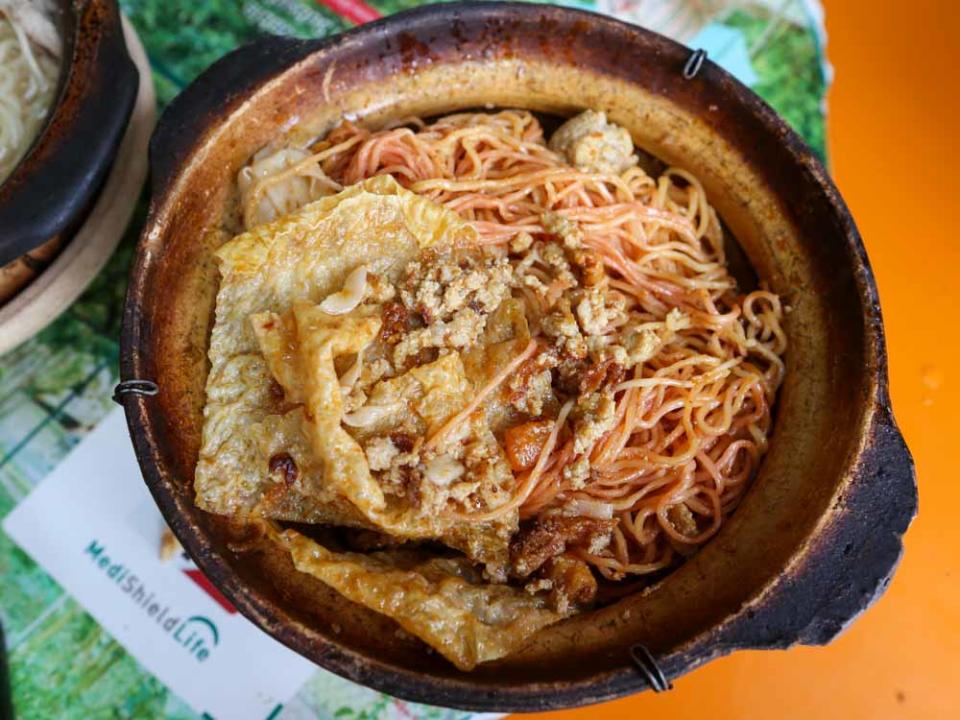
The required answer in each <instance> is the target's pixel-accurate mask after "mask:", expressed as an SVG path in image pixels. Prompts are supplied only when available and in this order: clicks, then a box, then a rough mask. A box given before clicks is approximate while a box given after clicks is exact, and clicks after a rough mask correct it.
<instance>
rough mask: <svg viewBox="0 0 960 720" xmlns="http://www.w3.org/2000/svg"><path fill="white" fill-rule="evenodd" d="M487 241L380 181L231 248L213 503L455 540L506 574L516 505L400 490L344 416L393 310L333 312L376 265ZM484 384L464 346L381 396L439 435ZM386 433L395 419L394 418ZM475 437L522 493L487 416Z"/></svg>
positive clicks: (202, 497) (210, 488)
mask: <svg viewBox="0 0 960 720" xmlns="http://www.w3.org/2000/svg"><path fill="white" fill-rule="evenodd" d="M475 242H476V232H475V230H474V229H473V228H472V227H471V226H470V225H468V224H467V223H465V222H463V221H462V220H460V219H459V218H458V217H457V216H456V215H455V214H454V213H452V212H450V211H448V210H446V209H444V208H442V207H441V206H439V205H436V204H435V203H433V202H432V201H430V200H428V199H426V198H423V197H421V196H419V195H416V194H414V193H412V192H409V191H407V190H404V189H403V188H401V187H400V186H399V185H398V184H397V183H396V181H395V180H393V179H392V178H390V177H388V176H380V177H375V178H372V179H370V180H367V181H364V182H362V183H359V184H357V185H355V186H352V187H350V188H348V189H346V190H344V191H343V192H341V193H339V194H337V195H334V196H330V197H326V198H323V199H321V200H318V201H316V202H314V203H312V204H310V205H307V206H305V207H303V208H301V209H300V210H299V211H297V212H296V213H294V214H291V215H287V216H284V217H282V218H280V219H279V220H276V221H275V222H272V223H268V224H265V225H260V226H258V227H256V228H254V229H253V230H251V231H250V232H247V233H245V234H243V235H240V236H238V237H236V238H235V239H233V240H232V241H230V242H228V243H226V244H225V245H224V246H223V247H222V248H220V250H219V251H218V252H217V257H218V259H219V262H220V272H221V275H222V280H221V286H220V290H219V292H218V295H217V307H216V320H215V325H214V328H213V331H212V336H211V343H210V352H209V357H210V363H211V368H210V374H209V377H208V381H207V404H206V407H205V408H204V430H203V441H202V446H201V450H200V458H199V461H198V465H197V470H196V476H195V490H196V499H197V504H198V506H200V507H201V508H203V509H205V510H207V511H210V512H214V513H219V514H227V515H235V516H237V515H239V516H243V515H258V516H262V517H267V518H273V519H278V520H288V521H296V522H307V523H330V524H337V525H346V526H353V527H366V528H372V529H380V530H384V531H387V532H389V533H391V534H394V535H396V536H398V537H401V538H415V539H424V538H432V539H439V540H442V541H444V542H446V543H447V544H450V545H451V546H453V547H456V548H458V549H461V550H463V551H464V552H465V553H467V555H468V556H469V557H470V558H472V559H475V560H478V561H481V562H484V563H487V564H488V565H489V566H490V567H491V570H493V568H494V567H495V566H496V567H499V568H501V573H502V568H503V567H505V565H506V563H507V560H508V550H507V547H508V543H509V537H510V535H511V533H512V532H513V531H515V530H516V525H517V518H516V514H515V513H514V514H513V515H511V516H509V517H507V518H505V519H500V520H498V521H496V522H489V523H469V522H466V521H464V520H456V519H453V516H450V515H448V514H446V513H443V512H439V508H440V506H441V505H442V503H443V502H444V500H445V498H444V492H446V491H445V490H444V489H443V488H442V487H440V486H438V487H437V488H433V487H431V486H426V487H425V492H423V493H419V494H418V497H417V499H418V505H417V507H411V506H410V504H409V502H406V503H405V502H400V501H397V499H396V498H393V497H392V496H390V497H385V496H384V492H383V490H382V489H381V488H380V487H379V485H378V483H377V482H376V480H375V479H374V478H373V477H372V476H371V471H370V469H369V467H368V463H367V459H366V457H365V456H364V453H363V450H362V448H361V446H360V445H359V443H358V440H357V438H360V439H361V440H362V439H363V436H364V433H365V432H368V433H369V432H370V430H369V429H362V428H361V429H351V431H350V432H348V431H347V429H345V428H344V427H343V425H342V424H341V420H342V417H343V414H344V412H343V407H342V403H341V389H340V386H339V381H338V376H337V372H336V367H335V364H336V361H337V360H338V359H340V360H343V359H344V358H345V357H347V356H352V355H356V354H357V353H359V352H361V351H362V350H363V349H364V348H365V347H366V346H368V344H369V343H371V342H372V341H373V340H374V338H375V337H376V335H377V333H378V331H379V329H380V327H381V319H380V309H379V306H378V305H376V304H373V305H370V304H362V305H359V306H357V307H356V308H354V309H352V310H351V311H349V312H348V313H346V314H339V315H332V314H329V313H326V312H324V311H323V310H322V308H321V305H322V302H323V300H324V299H325V298H327V297H328V296H330V295H331V294H333V293H335V292H338V291H340V289H341V288H342V287H343V286H344V281H345V278H347V277H348V276H349V275H350V273H352V272H354V271H355V270H357V269H358V268H359V267H360V266H361V265H364V266H365V267H366V268H367V270H368V271H369V272H370V273H371V274H376V275H377V276H378V277H380V278H383V279H385V280H386V281H388V282H395V281H396V279H397V276H398V274H399V273H400V272H401V270H402V269H403V268H404V267H405V266H406V265H407V263H409V262H410V261H411V260H412V259H414V258H416V257H418V256H419V255H420V254H421V253H422V252H423V251H424V250H425V249H427V248H434V247H436V248H441V247H459V246H469V245H472V244H474V243H475ZM472 390H473V382H472V381H471V380H470V379H469V378H468V377H467V376H466V375H465V373H464V369H463V365H462V362H461V361H460V358H459V355H457V354H456V353H453V354H450V355H445V356H443V357H441V358H439V359H438V360H437V361H436V362H435V363H428V364H426V365H422V366H419V367H416V368H413V369H412V370H410V371H409V372H407V373H406V374H404V375H401V376H399V377H395V378H391V379H389V380H386V381H384V382H382V383H380V385H379V386H377V387H376V388H374V391H373V393H372V395H373V399H376V398H377V397H378V394H379V395H388V394H390V393H391V392H392V393H394V394H397V395H398V396H399V397H400V399H401V400H402V403H400V404H399V405H398V408H400V410H401V415H402V417H401V418H399V419H398V421H399V420H400V419H402V420H405V421H406V422H408V423H409V422H410V420H411V419H413V420H415V421H416V422H418V423H421V424H422V428H421V429H422V431H423V432H424V433H426V432H429V431H430V430H431V429H433V428H434V427H436V426H438V425H439V424H442V422H443V421H444V420H446V419H447V418H449V417H451V416H452V415H454V414H455V413H457V412H458V411H459V410H460V409H461V408H462V407H463V404H464V403H465V401H466V398H468V397H469V396H470V394H471V392H472ZM478 415H482V414H479V413H478ZM379 430H380V431H382V432H388V431H389V430H390V427H389V425H388V424H385V421H381V427H380V428H379ZM351 433H352V434H351ZM470 433H472V435H470ZM467 434H468V436H469V437H474V436H475V438H477V439H480V440H483V441H485V442H486V443H487V445H488V446H489V447H491V448H492V449H493V451H492V452H493V455H492V456H491V459H490V460H489V461H488V462H486V464H485V466H484V467H485V468H486V475H485V476H484V478H483V479H482V482H483V483H486V484H487V485H489V486H490V487H491V488H492V489H493V490H492V491H493V492H497V493H500V492H506V491H507V489H508V486H509V485H510V483H512V482H513V478H512V475H511V474H510V470H509V466H508V465H507V463H506V462H505V460H504V459H503V457H502V452H501V451H500V450H499V447H498V446H497V444H496V441H495V439H494V438H493V435H492V433H491V432H490V430H489V428H488V427H487V426H486V423H485V421H484V419H483V418H482V417H476V418H472V419H471V422H470V423H469V428H468V431H467ZM497 453H499V455H497Z"/></svg>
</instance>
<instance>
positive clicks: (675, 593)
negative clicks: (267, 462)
mask: <svg viewBox="0 0 960 720" xmlns="http://www.w3.org/2000/svg"><path fill="white" fill-rule="evenodd" d="M689 56H690V51H689V50H687V49H686V48H684V47H682V46H681V45H678V44H676V43H674V42H671V41H670V40H667V39H665V38H663V37H660V36H658V35H654V34H652V33H650V32H646V31H644V30H641V29H639V28H636V27H632V26H630V25H626V24H623V23H621V22H617V21H615V20H611V19H609V18H606V17H601V16H597V15H592V14H588V13H584V12H579V11H574V10H569V9H562V8H558V7H547V6H538V5H528V4H507V3H503V4H502V3H493V4H472V3H471V4H460V5H442V6H434V7H426V8H423V9H420V10H416V11H413V12H408V13H403V14H401V15H397V16H394V17H392V18H390V19H388V20H384V21H381V22H376V23H373V24H371V25H367V26H363V27H361V28H359V29H357V30H354V31H351V32H349V33H346V34H344V35H341V36H338V37H336V38H332V39H329V40H322V41H306V42H304V41H297V40H290V39H281V38H270V39H266V40H263V41H261V42H258V43H255V44H253V45H250V46H248V47H245V48H243V49H241V50H238V51H237V52H235V53H233V54H232V55H230V56H228V57H227V58H225V59H223V60H222V61H220V62H219V63H217V64H216V65H215V66H213V67H212V68H211V69H210V70H208V71H207V72H206V73H205V74H204V75H203V76H202V77H201V78H200V79H198V80H197V81H196V83H195V84H194V85H193V86H191V87H190V88H189V89H188V90H186V91H185V92H184V93H183V94H182V95H181V96H180V97H179V98H178V99H177V100H176V101H175V102H174V103H173V105H172V106H171V107H170V108H169V109H168V111H167V112H166V114H165V115H164V117H163V119H162V121H161V123H160V126H159V128H158V130H157V132H156V135H155V137H154V141H153V148H152V161H153V163H152V172H153V203H152V206H151V209H150V216H149V218H148V221H147V225H146V228H145V230H144V232H143V236H142V238H141V240H140V246H139V250H138V255H137V259H136V263H135V265H134V268H133V271H132V278H131V284H130V289H129V294H128V296H127V304H126V309H125V316H124V326H123V339H122V360H121V362H122V376H123V378H124V379H134V378H138V379H147V380H153V381H156V382H157V383H158V384H159V393H158V394H157V395H156V396H153V397H143V396H134V395H128V396H126V398H127V399H126V402H125V404H126V410H127V418H128V422H129V426H130V432H131V435H132V437H133V440H134V444H135V446H136V451H137V455H138V457H139V459H140V464H141V467H142V469H143V472H144V475H145V477H146V482H147V484H148V485H149V487H150V490H151V491H152V492H153V495H154V497H155V498H156V500H157V502H158V504H159V505H160V508H161V509H162V511H163V513H164V515H165V517H166V518H167V520H168V521H169V523H170V525H171V527H172V528H173V530H174V532H175V533H176V535H177V537H179V538H180V540H181V542H182V543H183V545H184V547H185V548H186V549H187V550H188V551H189V552H190V554H191V555H192V556H193V557H194V559H195V560H196V562H197V563H198V565H199V566H200V567H201V568H202V569H203V570H204V572H206V573H207V574H208V575H209V577H210V578H211V579H212V580H213V582H214V583H215V584H216V585H217V586H218V587H219V588H220V589H221V590H222V591H223V592H224V594H225V595H226V596H227V597H229V598H230V599H231V600H232V601H233V602H234V603H235V604H236V605H237V607H238V608H239V609H240V610H241V611H242V612H243V613H244V614H245V615H247V616H248V617H249V618H251V619H252V620H253V621H254V622H256V623H257V624H258V625H260V627H262V628H263V629H264V630H266V631H267V632H269V633H271V634H272V635H273V636H274V637H276V638H278V639H279V640H281V641H282V642H284V643H286V644H287V645H289V646H290V647H292V648H294V649H295V650H297V651H298V652H300V653H302V654H303V655H305V656H307V657H309V658H311V659H312V660H314V661H315V662H316V663H317V664H318V665H321V666H322V667H324V668H327V669H328V670H332V671H333V672H336V673H338V674H340V675H342V676H344V677H347V678H350V679H352V680H355V681H357V682H360V683H363V684H365V685H370V686H372V687H375V688H377V689H380V690H383V691H386V692H388V693H391V694H393V695H397V696H400V697H403V698H407V699H411V700H418V701H424V702H429V703H433V704H438V705H448V706H455V707H461V708H469V709H477V710H502V711H506V710H538V709H545V708H561V707H570V706H575V705H583V704H587V703H593V702H598V701H601V700H607V699H610V698H615V697H618V696H621V695H625V694H628V693H632V692H635V691H638V690H641V689H643V688H644V687H646V681H645V679H644V675H643V674H642V673H641V672H639V671H638V668H637V666H636V665H635V664H634V662H633V661H632V660H631V648H632V647H633V646H635V645H637V644H642V645H644V646H646V647H647V648H648V649H649V650H650V651H651V652H652V654H653V655H654V656H655V657H656V658H657V661H658V662H659V665H660V667H661V668H662V669H663V671H664V672H665V674H666V675H667V676H668V677H669V678H676V677H677V676H679V675H682V674H683V673H686V672H688V671H690V670H692V669H693V668H695V667H697V666H698V665H701V664H702V663H704V662H706V661H708V660H710V659H712V658H715V657H718V656H720V655H723V654H725V653H728V652H731V651H732V650H736V649H739V648H783V647H787V646H790V645H793V644H796V643H806V644H820V643H825V642H827V641H829V640H830V639H831V638H833V637H834V636H835V635H837V633H839V632H840V631H841V630H842V629H843V628H844V627H845V626H846V625H847V624H848V623H849V622H850V621H851V620H853V618H855V617H856V616H857V615H858V614H859V613H860V612H861V611H862V610H864V608H866V607H867V606H868V605H869V604H870V603H871V602H873V600H875V599H876V597H877V596H878V595H879V594H880V593H881V592H882V591H883V590H884V588H885V587H886V585H887V583H888V582H889V580H890V577H891V574H892V572H893V570H894V568H895V566H896V564H897V561H898V559H899V557H900V553H901V535H902V533H903V532H904V530H905V529H906V527H907V525H908V524H909V522H910V519H911V518H912V517H913V515H914V513H915V510H916V487H915V483H914V477H913V467H912V463H911V459H910V455H909V453H908V451H907V448H906V447H905V446H904V443H903V440H902V438H901V436H900V433H899V432H898V431H897V428H896V425H895V424H894V420H893V417H892V416H891V413H890V403H889V398H888V395H887V370H886V359H885V355H884V341H883V329H882V325H881V321H880V309H879V307H878V304H877V292H876V288H875V286H874V282H873V276H872V275H871V272H870V267H869V265H868V263H867V258H866V256H865V254H864V250H863V245H862V244H861V241H860V237H859V235H858V234H857V229H856V227H855V226H854V223H853V220H852V219H851V218H850V215H849V213H848V212H847V209H846V207H845V206H844V204H843V200H842V199H841V198H840V196H839V195H838V193H837V190H836V188H835V187H834V186H833V183H832V182H831V181H830V179H829V178H828V177H827V174H826V172H825V171H824V169H823V167H822V166H821V165H820V163H819V162H818V161H817V159H816V158H815V157H814V156H813V155H812V154H811V152H810V151H809V150H808V149H807V147H806V146H804V144H803V143H802V142H801V141H800V140H799V139H798V138H797V136H796V135H795V134H794V133H793V132H791V130H790V129H789V128H788V127H787V126H786V125H785V124H784V123H783V121H782V120H780V118H778V117H777V116H776V115H775V114H774V113H773V111H772V110H771V109H770V108H769V107H767V106H766V105H765V104H764V103H763V102H762V101H761V100H760V99H758V98H757V97H756V96H755V95H753V94H752V93H751V92H750V91H749V90H747V89H746V88H745V87H743V86H742V85H740V84H739V83H738V82H737V81H736V80H734V79H733V78H732V77H730V76H729V75H728V74H727V73H725V72H724V71H723V70H721V69H720V68H718V67H716V66H715V65H713V64H711V63H709V62H708V63H706V64H705V65H704V67H703V68H702V70H701V71H700V72H699V74H697V75H696V77H695V78H693V79H685V78H684V76H683V73H682V71H683V68H684V65H685V63H686V62H687V60H688V58H689ZM480 106H503V107H524V108H530V109H532V110H536V111H539V112H543V113H550V114H558V115H569V114H571V113H574V112H576V111H577V110H579V109H581V108H597V109H603V110H605V111H606V112H607V113H608V115H609V116H610V118H611V119H612V120H613V121H615V122H617V123H620V124H621V125H624V126H625V127H627V128H628V129H629V130H630V132H631V133H632V134H633V137H634V140H635V141H636V143H637V144H638V145H639V146H640V147H642V148H644V149H645V150H647V151H649V152H650V153H652V154H654V155H656V156H658V157H660V158H662V159H663V160H665V161H668V162H670V163H673V164H677V165H680V166H682V167H685V168H688V169H690V170H692V171H694V172H696V173H697V174H698V175H699V177H700V178H701V179H702V180H703V182H704V184H705V186H706V188H707V191H708V193H709V194H710V196H711V197H712V199H713V202H714V204H715V205H716V207H717V209H718V211H719V212H720V214H721V216H722V217H723V219H724V220H725V221H726V223H727V225H728V226H729V227H730V228H731V230H732V231H733V233H734V234H735V236H736V237H737V238H738V239H739V242H740V244H741V245H742V247H743V249H744V250H745V251H746V253H747V256H748V257H749V259H750V261H751V262H752V265H753V267H754V268H755V269H756V271H757V273H758V275H759V276H760V277H761V278H762V279H763V280H765V281H766V282H767V283H768V284H769V286H770V287H771V288H772V289H773V290H774V291H775V292H777V293H779V294H780V295H781V296H783V297H784V298H785V299H786V301H787V303H788V304H789V305H790V306H791V307H792V312H790V313H789V314H788V315H787V318H786V330H787V332H788V333H789V338H790V349H789V351H788V355H787V374H786V380H785V382H784V386H783V389H782V391H781V395H780V400H779V405H778V408H777V418H776V423H775V430H774V434H773V439H772V443H771V447H770V452H769V454H768V455H767V456H766V458H765V460H764V462H763V464H762V467H761V468H760V471H759V476H758V477H757V479H756V481H755V482H754V484H753V486H752V488H751V489H750V491H749V493H748V494H747V496H746V497H745V499H744V500H743V503H742V504H741V505H740V507H739V509H738V510H737V512H736V513H735V514H734V515H733V516H732V517H731V518H730V519H729V521H728V522H727V523H726V524H725V525H724V527H723V529H722V531H721V532H720V533H719V534H718V535H717V537H716V538H714V539H713V540H712V541H711V542H710V543H709V544H707V546H706V547H704V548H703V549H702V550H701V551H700V552H699V553H697V554H696V555H695V556H694V557H692V558H691V559H690V560H689V561H687V562H686V564H684V565H683V566H681V567H680V568H678V569H677V570H676V571H674V572H673V573H672V574H670V575H669V576H667V577H666V579H664V580H662V581H661V582H659V583H657V584H656V585H655V586H653V587H652V588H650V589H649V590H647V591H645V592H642V593H636V594H634V595H632V596H629V597H627V598H625V599H623V600H621V601H620V602H618V603H616V604H615V605H612V606H609V607H605V608H603V609H600V610H597V611H595V612H592V613H588V614H585V615H582V616H579V617H575V618H572V619H570V620H567V621H565V622H563V623H561V624H559V625H556V626H554V627H551V628H548V629H547V630H545V631H543V632H541V633H540V634H539V635H537V636H536V638H535V639H534V640H533V641H532V642H531V643H530V644H529V645H528V646H527V647H525V648H524V649H523V650H522V651H520V652H518V653H516V654H515V655H512V656H510V657H507V658H505V659H503V660H500V661H497V662H493V663H489V664H485V665H482V666H480V667H478V668H477V669H476V670H475V671H474V672H471V673H463V672H459V671H457V670H456V669H455V668H454V667H453V666H452V665H450V664H449V663H447V662H445V661H444V660H442V659H441V658H440V657H438V656H437V655H436V654H433V653H431V652H428V651H427V649H426V647H425V646H424V645H423V644H422V643H420V642H419V641H417V640H415V639H412V638H410V637H409V636H405V635H400V634H398V633H397V632H396V629H397V628H396V626H395V625H394V624H393V623H392V622H391V621H389V620H387V619H385V618H383V617H381V616H379V615H376V614H374V613H372V612H369V611H367V610H365V609H364V608H362V607H360V606H357V605H354V604H352V603H349V602H347V601H346V600H344V599H343V598H342V597H341V596H339V595H337V594H336V593H334V592H332V591H331V590H329V589H328V588H326V587H325V586H324V585H323V584H321V583H319V582H317V581H315V580H313V579H311V578H309V577H307V576H305V575H301V574H298V573H296V572H295V571H294V570H293V569H292V566H291V564H290V562H289V560H288V559H287V558H285V557H284V556H283V553H281V552H278V551H277V550H276V549H273V548H271V547H270V546H269V545H268V544H265V543H258V542H256V541H255V540H251V539H250V537H247V538H246V542H245V529H244V528H243V527H242V526H241V525H238V524H236V523H233V522H231V521H229V520H227V519H224V518H220V517H214V516H212V515H208V514H205V513H203V512H201V511H199V510H198V509H197V508H196V507H195V506H194V503H193V473H194V466H195V463H196V460H197V453H198V447H199V441H200V428H201V423H202V412H201V411H202V407H203V404H204V382H205V379H206V374H207V367H208V365H207V358H206V352H207V343H208V335H209V329H210V326H211V323H212V310H213V303H214V293H215V291H216V286H217V271H216V268H215V266H214V263H213V261H212V258H211V252H212V251H213V249H214V248H215V247H217V246H218V245H219V244H220V243H221V242H223V241H224V239H226V237H228V235H229V233H228V232H227V231H226V230H224V228H229V227H230V223H231V207H232V204H233V203H234V200H235V197H234V193H235V189H234V188H235V182H234V181H235V178H236V174H237V171H238V170H239V169H240V168H241V167H242V166H243V165H244V164H245V163H246V162H247V161H248V159H249V158H250V156H251V155H252V154H253V153H254V152H255V151H256V150H257V149H259V148H260V147H262V146H263V145H264V144H265V143H267V142H268V141H269V140H270V139H271V138H274V137H275V136H276V135H277V134H278V133H279V132H280V128H281V127H289V125H290V124H291V123H293V122H299V123H300V124H301V125H303V126H305V127H307V128H310V129H312V130H315V131H321V130H323V129H325V128H329V127H330V126H331V124H332V123H334V122H335V120H336V119H337V118H339V117H340V115H341V114H343V113H352V114H356V115H359V116H362V117H364V118H365V119H367V120H368V121H370V122H378V121H380V120H383V119H386V118H389V117H401V116H406V115H410V114H419V115H425V116H429V115H436V114H438V113H444V112H448V111H452V110H457V109H462V108H475V107H480ZM248 535H249V534H248ZM251 661H252V662H256V659H255V658H251Z"/></svg>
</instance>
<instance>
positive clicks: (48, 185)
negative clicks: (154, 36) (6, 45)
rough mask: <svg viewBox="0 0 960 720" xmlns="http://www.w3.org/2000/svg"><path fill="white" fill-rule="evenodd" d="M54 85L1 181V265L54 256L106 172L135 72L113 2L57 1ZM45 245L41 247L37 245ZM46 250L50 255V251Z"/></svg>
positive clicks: (132, 96) (126, 113)
mask: <svg viewBox="0 0 960 720" xmlns="http://www.w3.org/2000/svg"><path fill="white" fill-rule="evenodd" d="M55 21H56V24H57V25H58V29H59V30H60V36H61V38H62V39H63V61H62V67H61V70H60V80H59V88H58V90H57V94H56V96H55V99H54V101H53V102H54V104H53V107H52V108H51V109H50V112H49V114H48V117H47V121H46V123H45V125H44V127H43V128H42V129H41V131H40V134H39V135H38V136H37V137H36V139H35V140H34V142H33V144H32V145H31V147H30V149H29V150H28V151H27V154H26V155H25V156H24V157H23V159H22V160H21V161H20V163H19V165H17V167H16V168H14V170H13V173H11V175H10V176H9V177H8V178H7V179H6V180H5V181H4V182H3V184H2V185H0V267H2V266H4V265H6V264H7V263H9V262H11V261H12V260H14V259H15V258H18V257H20V256H22V255H24V254H26V253H31V257H33V258H34V259H35V260H36V259H38V258H39V261H41V262H46V261H48V260H49V259H52V254H55V253H51V252H50V251H49V248H51V247H54V246H59V244H60V243H61V242H62V241H63V240H64V239H65V238H67V237H69V234H70V232H71V231H72V230H75V229H76V227H77V226H78V225H79V224H80V221H81V220H82V219H83V217H84V215H85V214H86V212H87V211H88V210H89V208H90V206H91V205H92V202H93V200H94V198H95V197H96V194H97V192H98V191H99V190H100V186H101V184H102V183H103V181H104V179H105V178H106V174H107V170H109V168H110V165H111V163H112V162H113V158H114V156H115V155H116V152H117V149H118V148H119V146H120V140H121V139H122V137H123V131H124V128H125V127H126V125H127V121H128V120H129V118H130V112H131V111H132V109H133V101H134V99H135V97H136V95H137V85H138V82H139V76H138V74H137V69H136V67H135V66H134V64H133V61H132V60H131V59H130V57H129V55H128V54H127V47H126V45H125V43H124V40H123V30H122V27H121V24H120V13H119V11H118V10H117V3H116V2H115V0H61V1H60V2H58V3H57V12H56V17H55ZM42 245H46V250H47V251H46V252H42V251H39V252H38V251H37V249H38V248H40V246H42ZM48 256H49V257H48Z"/></svg>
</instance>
